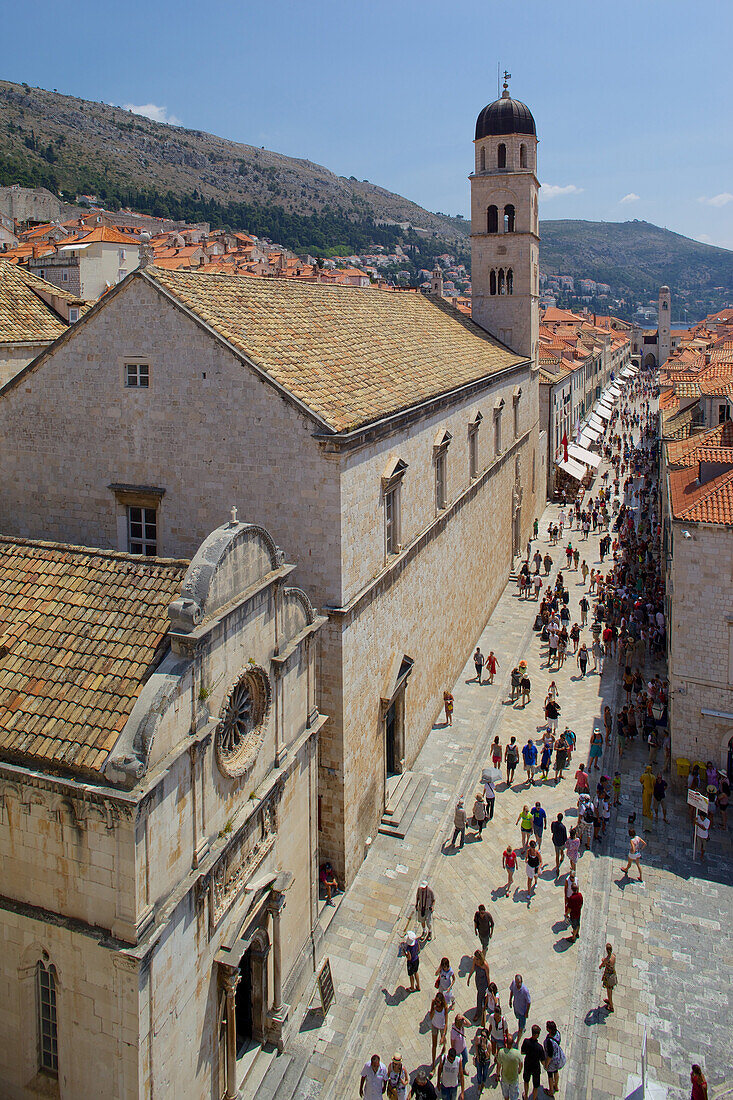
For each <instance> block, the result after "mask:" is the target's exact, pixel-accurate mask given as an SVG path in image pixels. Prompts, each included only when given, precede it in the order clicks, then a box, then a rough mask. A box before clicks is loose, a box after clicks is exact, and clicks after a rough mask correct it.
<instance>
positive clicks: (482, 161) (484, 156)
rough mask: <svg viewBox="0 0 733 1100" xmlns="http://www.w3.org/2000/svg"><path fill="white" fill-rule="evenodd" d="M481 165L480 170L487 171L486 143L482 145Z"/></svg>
mask: <svg viewBox="0 0 733 1100" xmlns="http://www.w3.org/2000/svg"><path fill="white" fill-rule="evenodd" d="M479 165H480V170H481V171H482V172H485V171H486V147H485V146H484V145H482V146H481V154H480V156H479Z"/></svg>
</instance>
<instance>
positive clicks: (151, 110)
mask: <svg viewBox="0 0 733 1100" xmlns="http://www.w3.org/2000/svg"><path fill="white" fill-rule="evenodd" d="M122 106H123V108H124V110H125V111H132V113H133V114H134V115H144V116H145V118H150V119H152V120H153V122H167V123H168V125H169V126H180V125H181V120H180V118H178V117H177V116H176V115H169V114H168V108H167V107H158V106H157V104H155V103H141V104H139V105H136V104H134V103H123V105H122Z"/></svg>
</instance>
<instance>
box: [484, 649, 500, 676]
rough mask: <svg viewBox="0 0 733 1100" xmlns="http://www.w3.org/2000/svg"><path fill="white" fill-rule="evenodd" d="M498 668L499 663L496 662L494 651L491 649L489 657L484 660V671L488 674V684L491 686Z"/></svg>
mask: <svg viewBox="0 0 733 1100" xmlns="http://www.w3.org/2000/svg"><path fill="white" fill-rule="evenodd" d="M498 667H499V662H498V661H497V659H496V657H495V656H494V651H493V649H492V650H490V651H489V655H488V657H487V658H486V671H487V672H488V674H489V683H490V684H493V682H494V677H495V676H496V670H497V669H498Z"/></svg>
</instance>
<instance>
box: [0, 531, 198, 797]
mask: <svg viewBox="0 0 733 1100" xmlns="http://www.w3.org/2000/svg"><path fill="white" fill-rule="evenodd" d="M187 567H188V562H182V561H172V560H168V559H163V558H143V557H136V556H133V555H130V554H119V553H115V552H114V551H107V550H93V549H88V548H86V547H78V546H65V545H61V544H58V543H49V542H31V541H28V540H25V539H12V538H8V537H6V536H0V755H1V756H2V757H3V758H4V759H6V760H7V759H11V760H21V761H28V760H30V761H31V762H33V763H34V764H37V765H38V764H40V765H46V766H48V765H51V766H53V767H54V768H62V769H63V770H65V771H69V772H74V773H82V774H87V775H89V774H97V775H98V774H99V773H100V772H101V771H102V769H103V767H104V764H105V762H106V760H107V757H108V755H109V753H110V751H111V750H112V748H113V747H114V745H115V743H116V741H117V738H118V736H119V734H120V732H121V730H122V728H123V726H124V725H125V722H126V721H127V718H128V717H129V715H130V712H131V710H132V707H133V705H134V703H135V700H136V698H137V696H138V695H139V694H140V691H141V690H142V687H143V684H144V682H145V679H146V678H147V676H148V675H149V673H150V671H151V670H152V669H153V668H154V667H155V665H156V664H157V662H158V660H159V659H160V656H161V651H160V647H161V646H162V644H163V643H164V641H165V637H166V634H167V632H168V627H169V620H168V605H169V604H170V602H171V601H172V600H173V599H175V598H176V597H177V596H178V594H179V593H180V589H181V584H182V581H183V577H184V576H185V573H186V569H187Z"/></svg>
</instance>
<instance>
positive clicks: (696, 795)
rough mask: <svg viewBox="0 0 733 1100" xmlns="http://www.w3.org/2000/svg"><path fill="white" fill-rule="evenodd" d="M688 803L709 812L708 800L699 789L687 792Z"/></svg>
mask: <svg viewBox="0 0 733 1100" xmlns="http://www.w3.org/2000/svg"><path fill="white" fill-rule="evenodd" d="M687 805H688V806H694V807H695V809H696V810H702V811H703V813H707V812H708V800H707V798H706V797H705V795H704V794H700V792H699V791H688V792H687Z"/></svg>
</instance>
